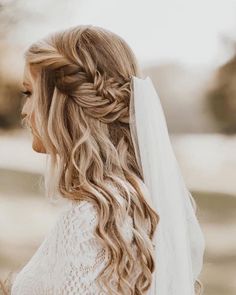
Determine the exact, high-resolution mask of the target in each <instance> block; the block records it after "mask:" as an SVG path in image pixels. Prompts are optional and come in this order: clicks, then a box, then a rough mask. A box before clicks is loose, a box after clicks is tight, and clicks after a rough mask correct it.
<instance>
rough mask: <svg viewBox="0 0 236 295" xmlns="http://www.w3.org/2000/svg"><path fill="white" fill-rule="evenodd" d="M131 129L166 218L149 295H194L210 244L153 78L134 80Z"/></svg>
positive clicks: (153, 195) (157, 236) (159, 229)
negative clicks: (180, 167)
mask: <svg viewBox="0 0 236 295" xmlns="http://www.w3.org/2000/svg"><path fill="white" fill-rule="evenodd" d="M130 129H131V135H132V141H133V144H134V147H135V153H136V157H137V161H138V163H139V165H140V168H141V169H142V172H143V176H144V182H145V185H146V187H147V189H148V191H149V193H150V201H151V205H152V207H153V208H154V209H156V211H157V213H158V214H159V217H160V221H159V224H158V226H157V230H156V232H155V236H154V239H153V243H154V244H155V256H156V257H155V261H156V269H155V272H154V273H153V281H152V285H151V288H150V290H149V291H148V292H147V295H193V294H195V291H194V283H195V281H196V280H197V278H198V275H199V273H200V271H201V269H202V264H203V254H204V249H205V241H204V237H203V234H202V231H201V229H200V226H199V223H198V220H197V218H196V215H195V208H194V202H193V199H192V196H191V194H190V192H189V191H188V189H187V188H186V186H185V183H184V180H183V178H182V175H181V171H180V169H179V166H178V163H177V161H176V158H175V155H174V152H173V149H172V146H171V142H170V138H169V134H168V129H167V125H166V120H165V116H164V112H163V110H162V106H161V102H160V99H159V97H158V94H157V92H156V90H155V88H154V86H153V83H152V81H151V79H150V78H149V77H147V78H145V79H141V78H138V77H136V76H132V95H131V101H130Z"/></svg>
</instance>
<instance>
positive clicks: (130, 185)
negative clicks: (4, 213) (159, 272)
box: [26, 25, 159, 295]
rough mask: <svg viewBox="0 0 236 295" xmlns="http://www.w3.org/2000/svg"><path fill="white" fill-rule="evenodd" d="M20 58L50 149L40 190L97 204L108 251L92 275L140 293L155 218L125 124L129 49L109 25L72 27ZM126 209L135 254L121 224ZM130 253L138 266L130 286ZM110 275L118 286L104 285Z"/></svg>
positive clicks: (148, 270)
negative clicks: (29, 77) (103, 263)
mask: <svg viewBox="0 0 236 295" xmlns="http://www.w3.org/2000/svg"><path fill="white" fill-rule="evenodd" d="M26 62H27V65H28V66H29V67H30V69H31V72H32V75H33V76H34V78H35V81H36V87H37V88H36V99H35V106H34V110H35V114H36V126H37V130H38V133H39V134H40V137H41V139H42V142H43V144H44V146H45V149H46V152H47V154H48V155H50V173H49V174H48V176H47V179H48V180H46V184H47V185H46V189H47V194H48V195H49V196H51V195H53V194H55V192H57V191H58V192H59V193H60V194H61V195H62V196H63V197H65V198H69V199H75V200H78V201H81V200H90V201H92V202H93V203H95V204H96V206H97V208H98V213H99V214H98V216H99V223H98V226H97V229H96V235H97V237H98V238H99V239H100V240H101V241H102V242H103V243H104V245H106V247H107V249H108V250H109V253H110V261H109V263H108V264H107V266H106V268H105V269H104V270H103V271H102V272H101V273H100V275H99V279H101V281H102V282H103V284H104V285H105V286H107V288H108V289H109V291H110V294H125V295H128V294H135V295H142V294H145V293H146V291H147V290H148V289H149V287H150V285H151V282H152V273H153V271H154V269H155V267H156V266H155V261H154V249H153V245H152V238H153V234H154V231H155V229H156V227H157V224H158V220H159V217H158V214H157V212H156V211H155V210H154V209H153V208H152V207H151V205H150V204H148V202H147V198H146V196H145V194H146V191H145V186H144V183H143V176H142V174H141V171H140V169H139V167H138V164H137V161H136V158H135V153H134V147H133V144H132V140H131V134H130V129H129V102H130V95H131V76H132V75H135V76H140V75H141V74H140V70H139V67H138V64H137V61H136V59H135V56H134V54H133V52H132V50H131V49H130V47H129V46H128V45H127V43H126V42H125V41H124V40H123V39H122V38H121V37H119V36H117V35H115V34H114V33H111V32H110V31H108V30H104V29H102V28H100V27H95V26H92V25H88V26H77V27H73V28H70V29H67V30H64V31H60V32H56V33H54V34H52V35H50V36H48V37H47V38H45V39H44V40H41V41H39V42H37V43H35V44H33V45H32V46H31V47H30V48H29V49H28V50H27V52H26ZM128 215H129V216H131V217H132V220H133V227H132V232H133V234H134V238H133V241H132V243H133V244H134V245H135V247H136V249H137V257H136V256H134V253H133V251H132V250H131V249H132V248H131V244H130V243H129V242H128V241H127V240H126V239H125V237H124V236H123V235H122V232H121V230H120V229H121V225H122V224H123V222H124V220H125V219H126V217H127V216H128ZM144 225H146V229H147V231H145V230H144ZM137 259H138V262H139V263H140V265H141V269H142V271H141V273H140V274H139V276H138V278H137V279H136V281H135V282H133V283H132V284H131V282H130V278H131V277H132V273H133V272H134V269H135V266H136V263H137ZM113 273H115V274H117V276H118V278H119V283H118V290H115V289H114V288H113V287H112V286H111V285H109V281H110V277H111V275H112V274H113Z"/></svg>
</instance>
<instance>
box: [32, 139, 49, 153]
mask: <svg viewBox="0 0 236 295" xmlns="http://www.w3.org/2000/svg"><path fill="white" fill-rule="evenodd" d="M32 149H33V150H34V151H35V152H37V153H41V154H45V153H46V151H45V149H44V147H43V146H42V144H41V143H39V142H38V140H35V138H33V142H32Z"/></svg>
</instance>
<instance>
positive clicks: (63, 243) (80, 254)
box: [11, 201, 139, 295]
mask: <svg viewBox="0 0 236 295" xmlns="http://www.w3.org/2000/svg"><path fill="white" fill-rule="evenodd" d="M97 222H98V215H97V209H96V206H95V205H94V204H92V203H91V202H88V201H82V202H79V203H78V202H76V201H70V202H69V205H68V206H66V207H65V208H64V209H63V211H62V212H61V213H60V215H59V218H58V219H57V222H56V223H55V226H53V227H52V229H51V230H50V231H49V233H48V234H47V235H46V237H45V239H44V240H43V242H42V244H41V245H40V246H39V248H38V249H37V251H36V252H35V254H34V255H33V256H32V258H31V259H30V260H29V262H28V263H27V264H26V265H25V266H24V267H23V269H22V270H21V271H20V272H19V273H18V274H17V276H16V277H15V280H14V282H13V285H12V288H11V295H105V294H106V293H105V292H104V291H102V289H101V288H100V286H99V285H98V283H97V281H96V278H97V276H98V274H99V273H100V271H101V270H102V269H103V268H104V267H105V266H106V263H107V260H108V256H107V251H105V249H104V247H103V246H102V244H101V243H100V242H99V241H98V239H97V238H96V237H95V235H94V232H95V227H96V225H97ZM131 222H132V219H131V218H130V219H128V220H127V222H126V223H125V225H124V226H123V227H122V232H123V234H124V236H125V237H126V238H127V240H129V241H130V242H131V241H132V237H133V236H132V230H131V224H130V223H131ZM138 274H139V271H138V266H137V271H136V273H134V275H133V278H132V279H131V281H130V283H133V282H134V281H135V280H136V278H137V276H138ZM113 284H114V286H116V280H115V278H114V280H113ZM106 295H107V294H106Z"/></svg>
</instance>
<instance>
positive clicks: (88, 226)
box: [52, 202, 107, 295]
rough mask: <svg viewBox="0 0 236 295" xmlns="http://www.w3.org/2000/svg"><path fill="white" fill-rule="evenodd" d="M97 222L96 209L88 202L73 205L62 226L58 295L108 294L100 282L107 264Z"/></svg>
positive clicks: (56, 280)
mask: <svg viewBox="0 0 236 295" xmlns="http://www.w3.org/2000/svg"><path fill="white" fill-rule="evenodd" d="M97 222H98V216H97V210H96V207H95V205H93V204H92V203H89V202H84V203H82V204H78V205H77V204H76V205H73V206H72V207H71V209H70V210H69V211H68V212H66V213H65V214H64V216H63V218H62V219H61V223H59V224H58V227H59V228H58V235H57V238H56V241H57V248H56V260H55V267H54V275H52V277H53V278H54V292H55V294H91V295H92V294H105V293H101V290H100V289H99V286H98V284H97V282H96V278H97V276H98V274H99V273H100V272H101V271H102V269H103V268H104V267H105V264H106V261H107V257H106V252H105V249H104V247H103V246H102V245H101V243H99V241H98V239H97V238H96V236H95V228H96V225H97Z"/></svg>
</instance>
